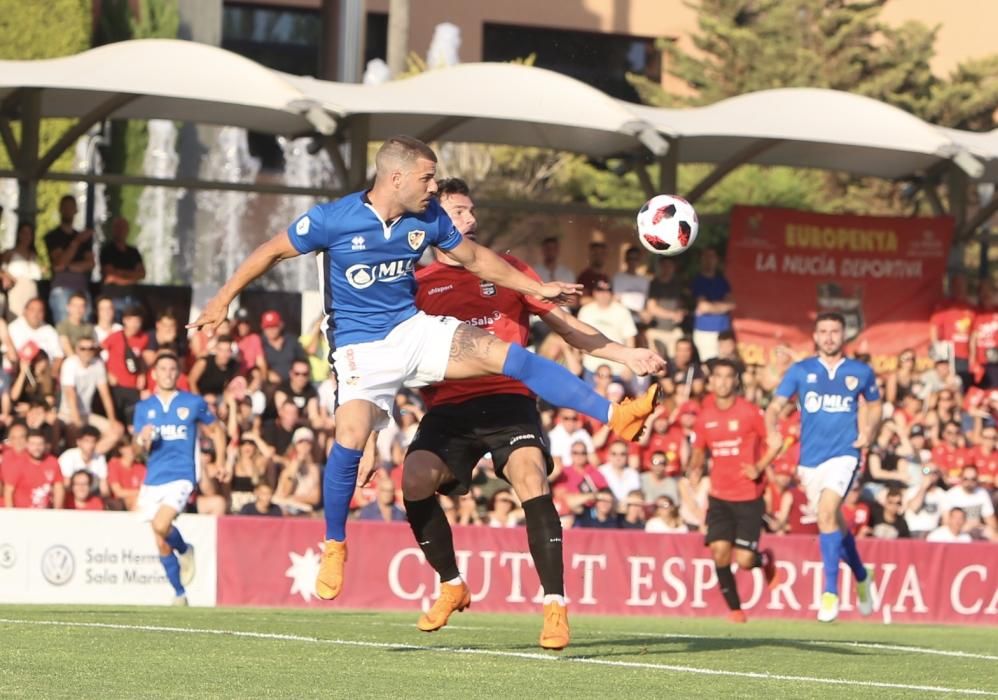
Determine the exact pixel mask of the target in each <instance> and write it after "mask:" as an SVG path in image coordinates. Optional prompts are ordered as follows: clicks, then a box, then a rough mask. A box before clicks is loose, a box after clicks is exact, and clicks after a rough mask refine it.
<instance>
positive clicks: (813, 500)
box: [797, 455, 859, 512]
mask: <svg viewBox="0 0 998 700" xmlns="http://www.w3.org/2000/svg"><path fill="white" fill-rule="evenodd" d="M858 464H859V461H858V460H857V459H856V458H855V457H850V456H849V455H844V456H842V457H832V458H831V459H829V460H825V461H824V462H822V463H821V464H819V465H818V466H816V467H803V466H799V467H797V478H798V479H800V483H801V486H803V487H804V493H806V494H807V501H808V503H809V504H811V506H812V507H813V508H814V509H815V512H817V507H818V499H819V498H820V497H821V492H822V491H824V490H825V489H828V490H829V491H834V492H835V493H837V494H838V495H839V498H845V495H846V493H848V492H849V486H850V485H851V484H852V480H853V477H854V476H855V475H856V466H857V465H858Z"/></svg>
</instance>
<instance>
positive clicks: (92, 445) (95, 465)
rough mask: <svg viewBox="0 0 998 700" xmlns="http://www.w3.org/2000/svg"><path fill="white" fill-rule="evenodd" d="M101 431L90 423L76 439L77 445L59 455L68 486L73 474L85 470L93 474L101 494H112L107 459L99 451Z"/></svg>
mask: <svg viewBox="0 0 998 700" xmlns="http://www.w3.org/2000/svg"><path fill="white" fill-rule="evenodd" d="M99 439H100V431H99V430H97V428H95V427H93V426H91V425H88V426H85V427H84V428H83V431H82V432H81V433H80V437H79V438H77V440H76V447H73V448H70V449H68V450H66V451H65V452H63V453H62V454H61V455H59V469H60V470H61V471H62V476H63V478H64V479H65V482H66V486H69V485H70V484H69V480H70V479H71V478H72V476H73V474H75V473H76V472H78V471H85V472H88V473H90V474H91V475H93V481H94V484H96V485H97V486H98V490H99V492H100V495H101V496H110V495H111V489H110V488H109V487H108V485H107V460H106V459H105V458H104V455H102V454H100V453H99V452H98V451H97V441H98V440H99Z"/></svg>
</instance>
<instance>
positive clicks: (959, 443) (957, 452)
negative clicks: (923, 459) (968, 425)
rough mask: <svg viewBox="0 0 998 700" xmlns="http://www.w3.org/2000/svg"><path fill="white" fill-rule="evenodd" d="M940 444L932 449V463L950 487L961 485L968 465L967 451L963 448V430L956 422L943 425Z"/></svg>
mask: <svg viewBox="0 0 998 700" xmlns="http://www.w3.org/2000/svg"><path fill="white" fill-rule="evenodd" d="M939 437H940V441H939V444H938V445H936V446H935V447H933V448H932V463H933V464H935V465H936V466H937V467H938V468H939V471H940V472H941V473H942V475H943V480H944V481H945V482H946V484H947V485H948V486H958V485H959V484H960V473H961V472H962V471H963V467H964V466H965V465H966V464H968V462H969V459H968V455H967V450H965V449H964V447H963V430H961V429H960V424H959V423H957V422H956V421H950V422H948V423H945V424H943V427H942V430H940V436H939Z"/></svg>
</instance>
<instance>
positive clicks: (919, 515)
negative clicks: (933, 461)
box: [904, 465, 946, 538]
mask: <svg viewBox="0 0 998 700" xmlns="http://www.w3.org/2000/svg"><path fill="white" fill-rule="evenodd" d="M940 481H941V479H940V478H939V470H938V469H936V468H935V467H933V466H931V465H927V466H926V467H925V468H924V471H923V473H922V475H921V478H920V479H919V480H918V481H917V482H915V483H913V484H912V485H910V486H909V487H908V491H907V492H906V493H905V499H904V519H905V521H906V522H907V523H908V531H909V532H910V533H911V536H912V537H917V538H923V537H925V536H926V535H928V534H929V533H930V532H932V531H933V530H935V529H936V528H937V527H939V520H940V516H941V515H942V505H943V499H944V498H945V496H946V492H945V491H944V490H943V489H942V487H940V485H939V484H940Z"/></svg>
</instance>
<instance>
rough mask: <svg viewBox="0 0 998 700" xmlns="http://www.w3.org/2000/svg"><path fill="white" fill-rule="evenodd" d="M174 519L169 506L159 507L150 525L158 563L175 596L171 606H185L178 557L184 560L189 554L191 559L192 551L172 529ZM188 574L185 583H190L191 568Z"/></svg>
mask: <svg viewBox="0 0 998 700" xmlns="http://www.w3.org/2000/svg"><path fill="white" fill-rule="evenodd" d="M176 517H177V511H176V510H174V509H173V508H171V507H170V506H165V505H161V506H160V507H159V510H157V511H156V515H155V516H154V517H153V519H152V523H151V524H152V530H153V533H154V534H155V536H156V548H157V549H158V550H159V562H160V564H162V565H163V571H165V572H166V580H167V581H169V582H170V585H171V586H173V592H174V594H175V597H174V602H173V604H174V605H187V590H186V588H185V587H184V582H183V580H182V579H183V576H182V572H181V559H180V558H178V556H179V557H185V558H186V555H187V553H188V552H190V554H191V556H190V557H189V559H193V552H194V550H193V548H192V547H191V545H189V544H187V543H186V542H185V541H184V538H183V537H182V536H181V535H180V531H179V530H177V528H176V527H174V525H173V521H174V519H175V518H176ZM174 552H176V555H175V554H174ZM190 572H191V574H190V576H189V577H187V583H190V579H191V578H193V567H191V568H190Z"/></svg>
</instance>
